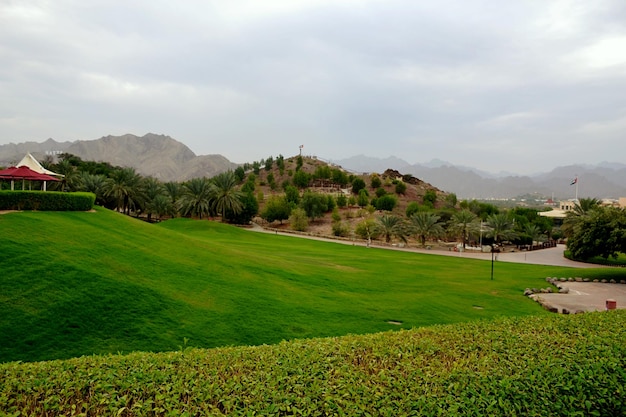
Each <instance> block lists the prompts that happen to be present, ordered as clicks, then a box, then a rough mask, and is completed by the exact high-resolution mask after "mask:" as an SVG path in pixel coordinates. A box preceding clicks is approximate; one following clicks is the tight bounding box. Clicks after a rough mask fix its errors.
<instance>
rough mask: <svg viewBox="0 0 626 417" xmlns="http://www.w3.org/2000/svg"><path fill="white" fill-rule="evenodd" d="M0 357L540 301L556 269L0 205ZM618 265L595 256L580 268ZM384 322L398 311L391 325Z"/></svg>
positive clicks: (290, 333) (267, 336)
mask: <svg viewBox="0 0 626 417" xmlns="http://www.w3.org/2000/svg"><path fill="white" fill-rule="evenodd" d="M0 234H1V236H2V238H1V240H0V271H1V275H0V361H13V360H22V361H34V360H45V359H54V358H68V357H73V356H80V355H85V354H92V353H109V352H130V351H137V350H144V351H167V350H175V349H178V347H179V346H180V345H182V344H183V343H184V341H185V340H188V344H189V345H190V346H195V347H216V346H227V345H259V344H264V343H266V344H269V343H277V342H279V341H281V340H283V339H293V338H310V337H317V336H338V335H345V334H349V333H372V332H379V331H384V330H390V329H398V328H412V327H420V326H426V325H431V324H441V323H455V322H464V321H470V320H476V319H491V318H494V317H498V316H523V315H531V314H539V315H540V314H549V313H547V312H545V311H544V310H542V309H541V307H540V306H539V305H537V304H536V303H534V302H532V301H530V300H528V299H527V298H525V297H524V296H523V295H522V291H523V289H524V288H525V287H541V286H546V285H547V284H546V283H545V281H544V278H545V277H546V276H575V275H577V273H576V272H574V271H572V270H568V269H566V268H555V267H546V266H534V265H522V264H509V263H498V264H497V265H496V279H495V280H494V281H490V280H489V274H490V263H489V262H484V261H475V260H468V259H459V258H448V257H441V256H434V255H422V254H415V253H402V252H394V251H387V250H379V249H367V248H364V247H357V246H346V245H340V244H336V243H325V242H316V241H310V240H305V239H297V238H292V237H283V236H275V235H267V234H259V233H254V232H250V231H246V230H241V229H238V228H235V227H232V226H228V225H223V224H219V223H215V222H209V221H194V220H188V219H176V220H172V221H168V222H164V223H162V224H160V225H151V224H147V223H143V222H141V221H138V220H136V219H132V218H129V217H126V216H123V215H121V214H118V213H114V212H110V211H108V210H104V209H97V210H96V212H92V213H82V212H77V213H55V212H23V213H11V214H5V215H2V216H0ZM602 271H604V273H613V274H616V273H621V274H622V275H621V279H624V278H623V277H624V274H626V271H623V270H620V271H619V272H616V271H615V269H602V270H598V271H589V272H590V274H589V276H590V277H593V276H592V275H591V274H602V273H603V272H602ZM388 321H397V322H401V323H402V325H400V326H397V325H394V324H389V323H388Z"/></svg>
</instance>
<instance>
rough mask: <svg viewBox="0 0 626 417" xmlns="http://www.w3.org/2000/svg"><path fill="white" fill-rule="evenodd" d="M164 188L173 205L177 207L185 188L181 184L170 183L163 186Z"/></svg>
mask: <svg viewBox="0 0 626 417" xmlns="http://www.w3.org/2000/svg"><path fill="white" fill-rule="evenodd" d="M163 187H164V188H165V192H166V193H167V195H168V196H169V198H170V201H171V202H172V205H173V206H174V207H177V204H178V199H179V198H180V196H181V195H182V194H183V186H182V185H181V184H180V183H179V182H172V181H170V182H166V183H165V184H163Z"/></svg>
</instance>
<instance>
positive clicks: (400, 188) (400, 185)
mask: <svg viewBox="0 0 626 417" xmlns="http://www.w3.org/2000/svg"><path fill="white" fill-rule="evenodd" d="M404 193H406V183H404V182H402V181H398V182H397V183H396V194H401V195H404Z"/></svg>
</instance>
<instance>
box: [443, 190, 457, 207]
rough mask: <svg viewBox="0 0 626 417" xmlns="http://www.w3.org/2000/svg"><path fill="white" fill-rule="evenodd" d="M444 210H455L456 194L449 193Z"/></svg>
mask: <svg viewBox="0 0 626 417" xmlns="http://www.w3.org/2000/svg"><path fill="white" fill-rule="evenodd" d="M445 201H446V205H445V206H446V208H455V207H456V204H457V201H458V200H457V197H456V194H454V193H450V194H448V195H447V196H446V200H445Z"/></svg>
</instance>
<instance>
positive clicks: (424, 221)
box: [409, 212, 444, 247]
mask: <svg viewBox="0 0 626 417" xmlns="http://www.w3.org/2000/svg"><path fill="white" fill-rule="evenodd" d="M439 218H440V217H439V216H437V215H436V214H435V213H429V212H419V213H415V214H414V215H412V216H411V217H410V218H409V220H410V222H411V231H412V233H414V234H415V235H416V236H417V238H418V239H419V240H420V242H421V243H422V247H424V246H426V239H429V238H436V237H439V236H441V235H443V233H444V230H443V227H442V226H441V223H439Z"/></svg>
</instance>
